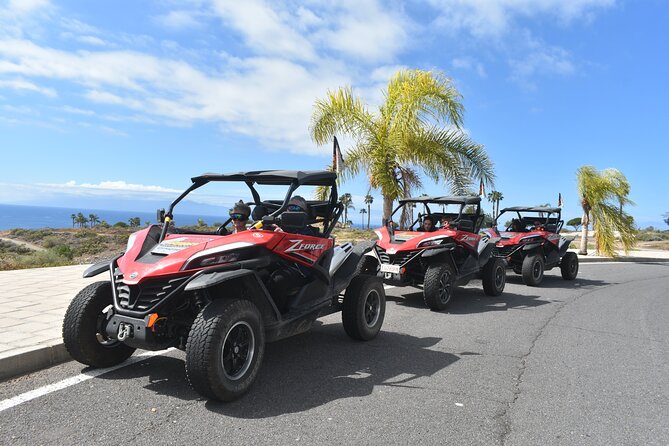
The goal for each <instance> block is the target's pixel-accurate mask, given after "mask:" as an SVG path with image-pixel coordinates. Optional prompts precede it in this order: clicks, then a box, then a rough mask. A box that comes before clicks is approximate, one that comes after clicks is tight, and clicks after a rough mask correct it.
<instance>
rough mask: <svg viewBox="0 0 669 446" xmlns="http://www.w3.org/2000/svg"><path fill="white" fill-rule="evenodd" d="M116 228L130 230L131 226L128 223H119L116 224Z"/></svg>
mask: <svg viewBox="0 0 669 446" xmlns="http://www.w3.org/2000/svg"><path fill="white" fill-rule="evenodd" d="M114 227H115V228H129V227H130V226H128V223H126V222H123V221H117V222H116V223H114Z"/></svg>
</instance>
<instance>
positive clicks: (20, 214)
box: [0, 203, 374, 231]
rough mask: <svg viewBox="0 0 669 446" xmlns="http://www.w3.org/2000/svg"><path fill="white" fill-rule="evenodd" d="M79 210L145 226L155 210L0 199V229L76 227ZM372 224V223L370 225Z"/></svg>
mask: <svg viewBox="0 0 669 446" xmlns="http://www.w3.org/2000/svg"><path fill="white" fill-rule="evenodd" d="M80 212H81V213H82V214H83V215H84V216H85V217H86V218H88V216H89V214H95V215H96V216H97V217H98V218H99V219H100V221H106V222H107V223H108V224H109V225H110V226H113V225H114V224H115V223H118V222H123V223H126V224H128V220H129V219H131V218H136V217H139V219H140V225H141V226H146V223H147V222H150V223H156V213H155V212H137V211H119V210H111V209H91V208H71V207H58V206H33V205H22V204H2V203H0V231H6V230H9V229H42V228H52V229H63V228H73V227H77V225H76V223H75V224H73V223H72V218H71V215H72V214H75V215H76V214H78V213H80ZM227 218H228V216H227V215H219V216H215V215H194V214H179V213H175V223H176V224H177V225H178V226H191V225H196V224H197V223H198V220H199V219H202V220H203V221H204V222H205V223H206V224H207V225H213V224H214V223H219V224H220V223H223V222H224V221H225V220H227ZM352 227H353V228H356V229H361V228H363V226H361V225H359V224H356V223H353V225H352ZM372 227H374V225H372Z"/></svg>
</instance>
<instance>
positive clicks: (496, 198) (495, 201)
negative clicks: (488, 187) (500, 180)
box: [488, 190, 504, 219]
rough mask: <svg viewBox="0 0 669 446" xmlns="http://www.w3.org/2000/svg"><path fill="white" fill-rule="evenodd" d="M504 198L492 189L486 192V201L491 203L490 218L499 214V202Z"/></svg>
mask: <svg viewBox="0 0 669 446" xmlns="http://www.w3.org/2000/svg"><path fill="white" fill-rule="evenodd" d="M502 200H504V195H502V193H501V192H499V191H496V190H493V191H490V192H489V193H488V201H489V202H491V203H492V218H493V219H495V218H497V216H498V215H499V202H500V201H502Z"/></svg>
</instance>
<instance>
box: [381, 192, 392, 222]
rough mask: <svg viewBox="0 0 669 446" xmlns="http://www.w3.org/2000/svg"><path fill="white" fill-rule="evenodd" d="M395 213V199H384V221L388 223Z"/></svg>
mask: <svg viewBox="0 0 669 446" xmlns="http://www.w3.org/2000/svg"><path fill="white" fill-rule="evenodd" d="M392 212H393V199H392V198H390V197H386V196H384V197H383V221H384V222H387V221H388V219H389V218H390V214H391V213H392Z"/></svg>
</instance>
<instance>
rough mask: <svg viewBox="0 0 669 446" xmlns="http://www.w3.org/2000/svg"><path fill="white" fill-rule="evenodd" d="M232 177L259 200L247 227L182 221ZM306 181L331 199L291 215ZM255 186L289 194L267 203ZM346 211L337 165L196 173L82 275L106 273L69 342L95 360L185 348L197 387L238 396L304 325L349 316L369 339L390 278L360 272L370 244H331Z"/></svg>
mask: <svg viewBox="0 0 669 446" xmlns="http://www.w3.org/2000/svg"><path fill="white" fill-rule="evenodd" d="M230 183H236V184H234V185H233V186H232V187H234V188H235V193H239V190H244V189H246V190H248V194H249V197H250V200H249V201H248V204H249V205H250V206H254V207H255V208H254V209H253V213H252V217H253V220H254V221H255V223H254V224H253V226H252V228H251V229H249V230H245V231H240V232H236V233H234V234H230V233H229V231H228V229H227V225H228V224H229V223H230V221H231V219H228V221H226V222H225V223H224V224H223V225H221V226H220V227H219V228H218V229H217V230H216V231H211V232H198V231H195V230H183V229H178V228H176V227H175V226H174V224H173V221H174V219H175V215H174V209H175V206H176V205H177V204H178V203H179V202H181V201H182V200H183V199H184V198H185V197H186V196H187V195H189V194H191V193H194V192H195V191H196V189H200V188H201V187H203V186H206V185H212V184H217V185H222V184H230ZM240 186H241V189H240ZM306 186H308V187H311V188H313V189H315V188H323V187H324V188H327V190H328V191H329V198H328V199H327V200H323V201H308V206H307V207H308V209H305V210H301V209H300V208H298V209H297V210H296V209H294V208H293V209H292V210H291V206H289V201H290V200H291V197H293V196H294V195H295V193H296V191H297V190H298V188H301V187H302V188H304V187H306ZM308 187H307V189H308ZM277 188H278V189H279V190H280V192H277V190H276V189H277ZM204 189H207V188H204ZM259 189H262V190H265V189H268V190H270V191H273V192H271V193H270V196H271V197H277V196H279V197H283V198H282V199H273V200H271V199H270V200H263V199H261V197H260V193H259ZM236 198H239V197H236ZM236 198H235V200H234V201H236ZM232 201H233V200H232V198H230V202H232ZM342 209H343V207H342V204H341V202H339V200H338V197H337V186H336V174H335V173H333V172H327V171H253V172H241V173H233V174H205V175H202V176H198V177H195V178H192V185H191V186H190V187H189V188H188V189H187V190H186V191H185V192H184V193H183V194H181V195H180V196H179V197H178V198H177V199H176V200H175V201H174V202H173V203H172V204H171V205H170V207H169V209H168V210H167V212H165V211H164V210H160V211H159V212H158V215H159V220H160V223H159V224H157V225H151V226H149V227H147V228H146V229H143V230H141V231H138V232H136V233H134V234H132V235H131V236H130V238H129V240H128V245H127V249H126V251H125V253H123V254H122V255H120V256H118V257H116V258H114V259H112V260H111V261H107V262H103V263H99V264H96V265H93V266H92V267H90V268H89V269H88V270H87V271H86V272H85V273H84V276H85V277H91V276H95V275H97V274H101V273H107V274H108V275H109V278H108V279H107V280H103V281H101V282H96V283H93V284H91V285H89V286H88V287H86V288H84V289H83V290H82V291H81V292H80V293H79V294H78V295H77V296H76V297H75V298H74V300H73V301H72V303H71V304H70V306H69V308H68V310H67V313H66V315H65V320H64V323H63V338H64V342H65V347H66V348H67V350H68V352H69V353H70V355H71V356H72V357H73V358H74V359H76V360H77V361H79V362H81V363H83V364H87V365H90V366H94V367H108V366H112V365H114V364H118V363H121V362H123V361H124V360H126V359H127V358H128V357H129V356H131V355H132V354H133V352H134V351H135V349H136V348H141V349H146V350H161V349H165V348H168V347H177V348H179V349H182V350H184V351H185V364H186V374H187V376H188V380H189V382H190V384H191V385H192V386H193V387H194V388H195V390H197V391H198V392H199V393H201V394H202V395H204V396H206V397H209V398H214V399H220V400H232V399H234V398H237V397H239V396H240V395H241V394H243V393H244V392H245V391H246V390H247V389H248V388H249V386H250V385H251V384H252V383H253V381H254V379H255V377H256V375H257V374H258V370H259V368H260V364H261V362H262V359H263V352H264V348H265V342H270V341H275V340H278V339H281V338H285V337H287V336H291V335H294V334H297V333H301V332H304V331H306V330H308V329H309V328H310V327H311V325H312V323H313V322H314V321H315V320H316V319H317V318H319V317H321V316H324V315H327V314H330V313H334V312H338V311H341V312H342V320H343V325H344V329H345V330H346V332H347V333H348V334H349V336H351V337H352V338H354V339H359V340H369V339H372V338H374V337H375V336H376V335H377V333H378V332H379V330H380V328H381V325H382V324H383V319H384V315H385V293H384V289H383V284H382V282H381V280H379V279H378V278H376V277H372V276H360V275H356V274H355V271H356V268H357V265H358V264H359V261H360V259H361V257H362V255H363V254H364V253H365V252H366V251H368V250H370V249H371V247H372V245H373V243H371V242H369V243H362V244H358V245H356V246H355V247H354V246H352V245H351V244H350V243H345V244H343V245H335V240H334V238H333V237H332V236H331V235H330V233H331V231H332V229H333V227H334V225H335V223H336V221H337V220H338V218H339V216H340V215H341V212H342ZM233 215H234V214H233ZM177 218H178V216H177ZM235 218H237V219H239V218H240V217H238V216H237V217H235ZM311 225H314V226H311ZM277 227H278V228H280V229H281V231H277V230H276V229H277ZM307 229H308V230H307Z"/></svg>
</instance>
